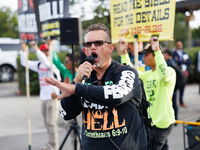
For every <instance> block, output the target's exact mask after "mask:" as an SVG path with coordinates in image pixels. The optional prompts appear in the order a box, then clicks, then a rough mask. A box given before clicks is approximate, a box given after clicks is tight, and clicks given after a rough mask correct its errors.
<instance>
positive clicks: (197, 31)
mask: <svg viewBox="0 0 200 150" xmlns="http://www.w3.org/2000/svg"><path fill="white" fill-rule="evenodd" d="M192 38H193V39H197V38H200V27H199V28H194V29H192Z"/></svg>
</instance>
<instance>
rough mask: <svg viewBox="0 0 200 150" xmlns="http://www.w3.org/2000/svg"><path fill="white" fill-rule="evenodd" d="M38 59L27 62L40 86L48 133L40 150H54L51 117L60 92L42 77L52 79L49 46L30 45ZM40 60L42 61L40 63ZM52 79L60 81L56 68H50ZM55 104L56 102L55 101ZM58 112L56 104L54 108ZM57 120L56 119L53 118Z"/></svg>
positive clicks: (23, 50) (24, 58)
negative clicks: (46, 139)
mask: <svg viewBox="0 0 200 150" xmlns="http://www.w3.org/2000/svg"><path fill="white" fill-rule="evenodd" d="M30 44H31V45H32V46H33V48H34V50H35V52H36V55H37V57H38V59H39V60H38V61H30V60H28V66H29V69H31V70H33V71H35V72H37V73H38V78H39V84H40V99H41V102H42V103H41V110H42V116H43V119H44V124H45V127H46V129H47V133H48V143H46V146H45V147H43V148H42V150H55V149H56V148H55V138H54V137H55V131H54V120H53V119H54V117H53V116H54V115H53V112H54V111H53V105H54V104H55V100H56V98H57V97H58V95H59V93H60V90H59V89H58V88H57V87H53V86H51V85H49V84H47V83H46V82H45V81H44V76H47V77H52V76H51V71H50V62H49V46H48V45H47V44H42V45H41V46H40V49H39V48H38V46H37V45H36V44H35V42H31V43H30ZM25 49H26V44H25V43H23V42H22V51H21V52H20V61H21V64H22V66H24V67H26V53H25ZM41 60H44V61H43V62H45V63H43V62H41ZM52 69H53V73H54V77H52V78H56V79H57V80H59V81H60V80H61V77H60V72H59V70H58V69H57V68H56V66H54V65H53V66H52ZM56 102H57V100H56ZM55 108H56V110H57V112H58V104H57V105H56V106H55ZM55 119H56V120H57V118H55Z"/></svg>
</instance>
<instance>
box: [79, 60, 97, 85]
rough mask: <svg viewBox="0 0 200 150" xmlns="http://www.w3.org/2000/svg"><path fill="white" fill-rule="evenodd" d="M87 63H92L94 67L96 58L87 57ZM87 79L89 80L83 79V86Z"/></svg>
mask: <svg viewBox="0 0 200 150" xmlns="http://www.w3.org/2000/svg"><path fill="white" fill-rule="evenodd" d="M85 61H88V62H89V63H91V64H92V65H93V64H94V62H95V58H94V57H92V56H87V57H86V58H85ZM86 79H87V77H86V76H84V77H83V80H82V84H85V80H86Z"/></svg>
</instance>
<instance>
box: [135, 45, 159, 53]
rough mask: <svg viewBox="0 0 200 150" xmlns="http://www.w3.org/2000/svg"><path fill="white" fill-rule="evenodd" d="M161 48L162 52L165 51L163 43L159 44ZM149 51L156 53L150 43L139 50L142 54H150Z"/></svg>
mask: <svg viewBox="0 0 200 150" xmlns="http://www.w3.org/2000/svg"><path fill="white" fill-rule="evenodd" d="M159 48H160V50H161V52H162V53H163V48H162V46H161V45H159ZM148 53H154V51H153V50H152V47H151V44H150V43H148V44H146V46H145V47H144V50H143V51H140V52H139V54H140V55H143V54H148Z"/></svg>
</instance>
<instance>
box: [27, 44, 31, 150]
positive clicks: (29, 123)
mask: <svg viewBox="0 0 200 150" xmlns="http://www.w3.org/2000/svg"><path fill="white" fill-rule="evenodd" d="M28 55H29V51H28V46H26V97H27V111H28V113H27V115H28V149H29V150H31V117H30V84H29V68H28Z"/></svg>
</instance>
